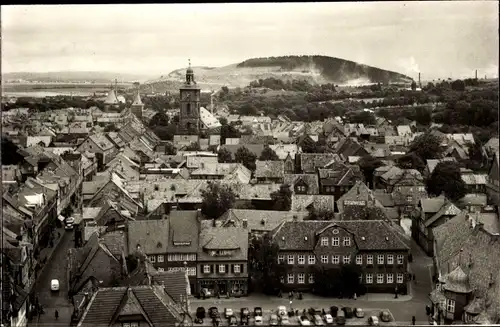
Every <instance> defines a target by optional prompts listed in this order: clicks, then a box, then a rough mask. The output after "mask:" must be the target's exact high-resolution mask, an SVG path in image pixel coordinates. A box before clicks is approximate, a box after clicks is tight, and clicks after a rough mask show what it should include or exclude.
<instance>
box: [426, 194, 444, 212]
mask: <svg viewBox="0 0 500 327" xmlns="http://www.w3.org/2000/svg"><path fill="white" fill-rule="evenodd" d="M445 202H446V197H445V196H444V195H440V196H438V197H435V198H425V199H421V200H420V207H421V208H422V211H423V212H424V213H436V212H438V211H439V209H441V207H442V206H443V205H444V203H445Z"/></svg>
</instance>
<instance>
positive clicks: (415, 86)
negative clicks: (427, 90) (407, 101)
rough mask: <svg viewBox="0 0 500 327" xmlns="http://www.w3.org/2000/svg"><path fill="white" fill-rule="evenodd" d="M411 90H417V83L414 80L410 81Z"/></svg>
mask: <svg viewBox="0 0 500 327" xmlns="http://www.w3.org/2000/svg"><path fill="white" fill-rule="evenodd" d="M411 90H412V91H416V90H417V83H416V82H415V81H412V82H411Z"/></svg>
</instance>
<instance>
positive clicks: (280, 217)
mask: <svg viewBox="0 0 500 327" xmlns="http://www.w3.org/2000/svg"><path fill="white" fill-rule="evenodd" d="M308 214H309V213H308V212H296V211H270V210H250V209H229V210H228V211H227V212H226V213H224V214H223V215H222V216H220V217H219V218H218V220H219V221H221V222H222V225H224V224H225V223H229V221H230V220H232V221H233V222H234V223H235V225H236V226H237V227H242V225H243V221H244V220H246V221H247V224H248V228H247V229H248V230H249V231H272V230H274V229H275V228H276V227H278V225H279V224H280V223H281V222H283V221H287V220H288V221H291V220H293V219H294V217H296V219H299V220H303V219H304V218H305V217H307V215H308Z"/></svg>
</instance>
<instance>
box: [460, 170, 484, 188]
mask: <svg viewBox="0 0 500 327" xmlns="http://www.w3.org/2000/svg"><path fill="white" fill-rule="evenodd" d="M461 177H462V180H463V181H464V183H465V184H466V185H486V183H487V179H488V175H487V174H470V173H466V174H461Z"/></svg>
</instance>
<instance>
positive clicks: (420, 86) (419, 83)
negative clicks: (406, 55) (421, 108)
mask: <svg viewBox="0 0 500 327" xmlns="http://www.w3.org/2000/svg"><path fill="white" fill-rule="evenodd" d="M418 87H419V88H420V89H422V82H421V81H420V73H418Z"/></svg>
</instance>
